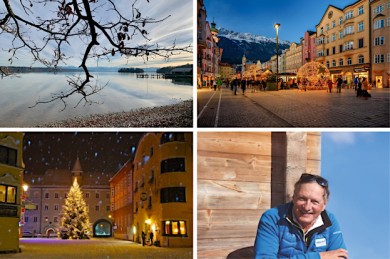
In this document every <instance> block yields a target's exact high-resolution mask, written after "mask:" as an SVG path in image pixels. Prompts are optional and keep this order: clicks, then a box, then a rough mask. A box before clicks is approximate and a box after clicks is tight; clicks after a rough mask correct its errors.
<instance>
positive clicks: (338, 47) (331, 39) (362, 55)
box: [316, 0, 371, 84]
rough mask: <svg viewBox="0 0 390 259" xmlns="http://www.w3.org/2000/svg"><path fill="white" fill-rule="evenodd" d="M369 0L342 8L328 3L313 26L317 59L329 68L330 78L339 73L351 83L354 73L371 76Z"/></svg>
mask: <svg viewBox="0 0 390 259" xmlns="http://www.w3.org/2000/svg"><path fill="white" fill-rule="evenodd" d="M369 13H370V11H369V0H360V1H357V2H355V3H353V4H351V5H348V6H346V7H345V8H344V9H340V8H337V7H335V6H332V5H329V6H328V8H327V9H326V11H325V13H324V15H323V16H322V18H321V21H320V22H319V24H317V26H316V31H317V42H316V45H317V58H316V61H318V62H320V63H322V64H324V65H326V66H327V68H328V69H329V71H330V73H331V76H332V79H333V81H335V78H337V77H339V76H341V77H342V79H343V80H345V81H347V83H348V84H352V81H353V78H354V77H356V76H359V77H366V78H368V79H369V81H370V80H371V79H370V74H371V73H370V71H371V65H370V19H369Z"/></svg>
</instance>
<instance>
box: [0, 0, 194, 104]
mask: <svg viewBox="0 0 390 259" xmlns="http://www.w3.org/2000/svg"><path fill="white" fill-rule="evenodd" d="M130 1H133V2H130ZM151 1H152V0H143V1H141V0H122V1H113V0H19V1H10V0H3V1H0V38H4V39H5V40H6V41H7V42H10V44H11V47H10V48H9V49H4V51H8V52H9V53H10V58H9V60H8V61H9V62H10V64H12V63H13V61H14V60H15V59H18V54H19V53H20V55H26V54H29V55H30V56H31V57H32V64H34V63H36V62H37V63H40V64H43V65H44V66H47V67H53V68H57V66H59V65H67V63H66V62H67V60H69V59H71V58H74V57H72V56H71V55H72V51H73V50H74V49H75V48H77V49H79V48H81V51H80V53H78V54H77V55H80V57H79V58H78V59H80V63H79V64H80V68H82V70H83V74H82V75H78V76H72V77H68V84H69V86H70V87H69V89H68V90H65V91H62V92H60V93H55V94H53V95H52V96H51V97H50V98H48V99H47V100H38V101H37V103H36V104H35V105H37V104H39V103H50V102H53V101H55V100H61V101H62V102H63V104H64V109H65V108H66V105H67V103H66V101H65V100H66V99H67V98H68V97H70V96H72V95H74V94H75V95H80V100H79V101H78V103H77V104H76V106H78V105H79V104H80V103H81V102H84V103H85V104H91V103H93V101H91V100H90V99H89V98H88V97H89V96H91V95H93V94H95V93H97V92H99V91H100V90H101V89H102V88H104V86H105V85H99V83H98V82H97V81H96V80H94V76H93V75H92V74H91V73H90V71H89V68H88V63H87V61H88V60H89V59H93V60H95V61H96V62H99V60H100V59H106V60H109V59H110V57H111V58H112V57H113V56H118V55H121V56H124V57H125V58H127V59H129V58H130V57H141V58H142V59H143V60H144V61H148V60H149V59H151V58H156V57H162V58H164V59H169V58H170V57H171V56H173V55H177V54H180V53H182V52H191V51H192V50H191V45H190V44H189V45H188V46H184V47H183V46H177V45H176V43H175V41H173V43H172V45H171V46H159V45H158V43H155V44H151V43H150V42H151V39H150V38H149V31H150V29H151V27H153V26H155V25H157V24H159V23H161V22H163V21H165V20H167V19H168V18H169V17H170V15H168V16H166V17H162V18H159V19H154V18H151V17H147V16H143V15H142V13H141V8H150V7H147V6H146V5H152V3H150V2H151ZM135 39H140V40H141V41H143V42H145V44H139V40H135ZM23 58H24V57H23ZM3 72H4V71H2V72H1V75H2V76H6V75H8V74H7V73H3ZM35 105H34V106H35Z"/></svg>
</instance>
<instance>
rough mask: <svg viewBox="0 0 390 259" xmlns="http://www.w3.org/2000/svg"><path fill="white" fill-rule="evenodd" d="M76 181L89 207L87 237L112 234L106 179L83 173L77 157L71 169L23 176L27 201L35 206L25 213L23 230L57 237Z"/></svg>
mask: <svg viewBox="0 0 390 259" xmlns="http://www.w3.org/2000/svg"><path fill="white" fill-rule="evenodd" d="M75 178H76V179H77V182H78V184H79V186H80V189H81V190H82V192H83V195H84V200H85V202H86V204H87V206H88V214H89V221H90V222H91V229H90V234H91V235H93V236H97V237H110V236H111V235H112V227H113V226H112V221H111V219H110V188H109V184H108V181H109V176H108V175H106V174H99V175H97V174H96V173H87V172H84V171H83V169H82V167H81V163H80V160H79V158H77V159H76V161H75V163H74V165H73V168H72V170H67V169H49V170H47V171H46V172H44V173H43V174H25V176H24V181H25V182H26V183H27V184H28V185H29V186H30V187H29V189H28V191H27V193H26V194H27V199H28V200H29V202H31V203H33V204H35V205H36V209H34V210H26V213H25V216H24V221H25V225H24V228H23V231H26V232H29V233H33V236H44V237H55V236H57V235H58V233H59V231H60V227H61V226H60V225H61V211H62V205H63V204H64V202H65V199H66V197H67V193H68V192H69V190H70V187H71V185H72V183H73V180H74V179H75Z"/></svg>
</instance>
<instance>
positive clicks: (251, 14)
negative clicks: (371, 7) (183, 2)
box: [204, 0, 356, 42]
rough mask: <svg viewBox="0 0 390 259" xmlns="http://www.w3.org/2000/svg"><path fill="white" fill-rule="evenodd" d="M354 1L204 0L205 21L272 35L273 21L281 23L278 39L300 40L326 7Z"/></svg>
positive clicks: (267, 35)
mask: <svg viewBox="0 0 390 259" xmlns="http://www.w3.org/2000/svg"><path fill="white" fill-rule="evenodd" d="M355 2H356V0H330V1H313V0H273V1H270V0H242V1H235V0H205V1H204V3H205V6H206V11H207V20H208V21H210V22H211V21H212V20H213V17H214V19H215V22H216V24H217V27H224V28H226V29H231V30H233V31H237V32H249V33H251V34H255V35H261V36H266V37H269V38H275V34H276V33H275V29H274V27H273V25H274V23H280V24H281V27H280V29H279V38H280V39H281V40H288V41H291V42H292V41H295V42H299V39H300V38H301V37H303V34H304V32H305V31H307V30H315V26H316V25H317V24H318V23H319V22H320V20H321V18H322V16H323V15H324V13H325V11H326V9H327V7H328V6H329V5H330V4H331V5H333V6H336V7H338V8H341V9H342V8H344V7H345V6H347V5H350V4H352V3H355Z"/></svg>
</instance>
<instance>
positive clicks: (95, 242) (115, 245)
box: [0, 238, 193, 259]
mask: <svg viewBox="0 0 390 259" xmlns="http://www.w3.org/2000/svg"><path fill="white" fill-rule="evenodd" d="M20 248H21V250H22V252H21V253H17V254H0V259H1V258H7V259H8V258H23V259H24V258H26V259H29V258H31V259H33V258H34V259H41V258H50V259H54V258H61V259H62V258H66V259H69V258H102V259H103V258H104V259H112V258H177V259H179V258H180V259H181V258H191V259H192V257H193V252H192V248H165V247H156V246H142V245H140V244H138V243H133V242H130V241H124V240H118V239H114V238H100V239H97V238H92V239H89V240H62V239H58V238H53V239H47V238H22V239H20Z"/></svg>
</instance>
